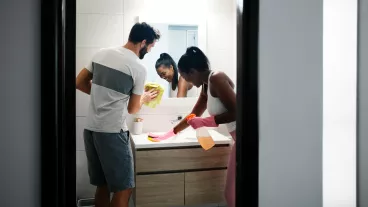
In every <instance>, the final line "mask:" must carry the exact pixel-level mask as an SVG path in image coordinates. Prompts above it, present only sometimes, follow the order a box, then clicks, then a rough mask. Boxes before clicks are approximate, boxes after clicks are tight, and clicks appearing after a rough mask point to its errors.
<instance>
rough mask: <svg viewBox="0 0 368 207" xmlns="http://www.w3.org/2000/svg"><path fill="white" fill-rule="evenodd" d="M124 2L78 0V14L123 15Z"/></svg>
mask: <svg viewBox="0 0 368 207" xmlns="http://www.w3.org/2000/svg"><path fill="white" fill-rule="evenodd" d="M123 5H124V0H77V14H82V13H84V14H85V13H94V14H96V13H97V14H123V11H124V8H123Z"/></svg>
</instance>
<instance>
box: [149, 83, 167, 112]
mask: <svg viewBox="0 0 368 207" xmlns="http://www.w3.org/2000/svg"><path fill="white" fill-rule="evenodd" d="M144 88H145V90H148V91H149V90H151V89H156V90H157V91H158V95H157V97H156V98H155V99H153V100H152V101H150V102H148V103H145V104H144V105H146V106H148V107H151V108H155V107H156V105H158V104H160V103H161V99H162V95H164V91H165V90H164V88H162V87H161V85H160V84H158V83H147V84H146V85H145V86H144Z"/></svg>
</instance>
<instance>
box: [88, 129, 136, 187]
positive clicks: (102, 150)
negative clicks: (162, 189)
mask: <svg viewBox="0 0 368 207" xmlns="http://www.w3.org/2000/svg"><path fill="white" fill-rule="evenodd" d="M84 144H85V148H86V154H87V160H88V174H89V177H90V182H91V184H92V185H94V186H104V185H107V186H108V188H109V190H110V192H114V193H115V192H119V191H122V190H126V189H129V188H134V187H135V183H134V164H133V162H134V161H133V156H132V149H131V146H130V139H129V134H128V132H123V130H121V131H120V133H101V132H93V131H90V130H87V129H85V130H84Z"/></svg>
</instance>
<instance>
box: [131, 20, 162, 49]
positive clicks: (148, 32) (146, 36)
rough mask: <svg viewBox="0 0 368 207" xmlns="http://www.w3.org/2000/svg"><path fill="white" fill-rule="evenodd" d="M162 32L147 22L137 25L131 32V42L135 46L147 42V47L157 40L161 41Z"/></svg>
mask: <svg viewBox="0 0 368 207" xmlns="http://www.w3.org/2000/svg"><path fill="white" fill-rule="evenodd" d="M160 36H161V35H160V32H159V31H158V30H157V29H155V28H153V27H152V26H151V25H149V24H147V23H146V22H142V23H135V25H134V26H133V27H132V29H131V30H130V34H129V39H128V40H129V42H132V43H134V44H137V43H140V42H142V41H143V40H146V42H147V45H149V44H152V43H153V42H154V41H155V40H159V39H160Z"/></svg>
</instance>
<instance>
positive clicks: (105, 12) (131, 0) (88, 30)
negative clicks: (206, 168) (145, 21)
mask: <svg viewBox="0 0 368 207" xmlns="http://www.w3.org/2000/svg"><path fill="white" fill-rule="evenodd" d="M152 1H155V0H152ZM144 2H145V1H144V0H77V42H76V45H77V47H76V72H77V74H78V73H79V72H80V70H81V69H83V68H84V67H85V66H86V65H87V64H88V61H90V60H91V58H92V56H93V55H94V54H95V53H96V52H97V51H98V50H99V49H101V48H104V47H110V46H118V45H123V44H124V43H125V42H126V41H127V39H128V35H129V31H130V29H131V27H132V26H133V24H134V23H135V18H136V17H137V16H139V15H140V12H141V11H143V10H144V9H143V5H144ZM233 3H234V4H233ZM207 4H208V12H207V13H206V12H204V13H206V14H207V15H208V16H207V29H208V31H207V37H206V39H207V44H206V45H207V49H206V53H207V55H208V57H209V59H210V61H211V65H212V67H213V69H215V70H221V71H224V72H226V73H227V74H228V75H229V76H230V77H231V78H232V79H233V80H234V81H235V77H236V68H235V67H236V31H235V27H236V22H235V1H234V0H231V1H230V0H208V3H207ZM174 9H175V8H174ZM188 15H190V13H189V12H188ZM77 74H76V75H77ZM195 102H196V99H195V98H192V99H164V100H162V102H161V104H160V105H159V106H157V107H156V108H155V109H151V108H148V107H143V109H142V110H141V111H140V112H139V114H137V115H134V116H130V117H129V118H128V120H127V121H128V123H127V124H128V127H129V128H131V126H132V120H133V118H134V117H140V118H143V119H144V131H145V132H151V131H152V132H155V131H156V132H158V131H167V130H169V129H171V128H172V127H173V126H174V124H172V123H171V122H170V120H174V119H176V118H177V116H178V115H182V116H183V117H184V116H185V115H187V114H188V113H189V112H190V111H191V109H192V107H193V106H194V104H195ZM88 104H89V96H88V95H86V94H83V93H82V92H80V91H77V94H76V116H77V117H76V123H77V126H76V130H77V131H76V139H77V149H76V150H77V197H78V198H88V197H93V195H94V190H95V188H94V187H93V186H91V185H90V184H89V177H88V170H87V160H86V155H85V151H84V141H83V129H84V126H85V123H86V115H87V109H88ZM207 115H208V114H207V112H205V114H204V116H207ZM218 131H219V132H221V133H223V134H225V135H228V133H227V132H226V129H225V127H224V126H221V127H220V128H219V129H218Z"/></svg>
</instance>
